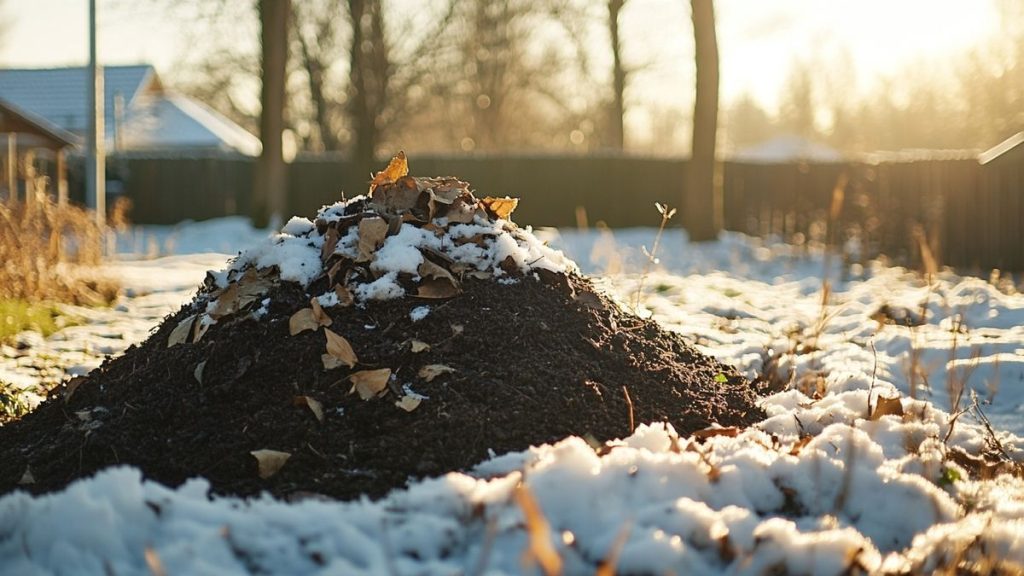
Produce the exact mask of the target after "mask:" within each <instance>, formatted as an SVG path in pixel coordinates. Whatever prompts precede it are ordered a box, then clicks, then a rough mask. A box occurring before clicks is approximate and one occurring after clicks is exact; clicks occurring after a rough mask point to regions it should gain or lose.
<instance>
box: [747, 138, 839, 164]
mask: <svg viewBox="0 0 1024 576" xmlns="http://www.w3.org/2000/svg"><path fill="white" fill-rule="evenodd" d="M732 159H733V160H736V161H739V162H756V163H759V164H775V163H785V162H794V161H808V162H842V161H843V154H842V153H841V152H839V151H838V150H836V149H835V148H831V147H829V146H826V145H824V144H822V143H820V142H814V141H812V140H808V139H807V138H804V137H802V136H797V135H795V134H788V135H785V136H777V137H775V138H771V139H769V140H765V141H764V142H761V143H760V144H756V145H754V146H750V147H748V148H744V149H742V150H740V151H738V152H736V154H734V155H733V158H732Z"/></svg>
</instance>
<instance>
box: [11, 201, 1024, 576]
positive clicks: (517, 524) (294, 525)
mask: <svg viewBox="0 0 1024 576" xmlns="http://www.w3.org/2000/svg"><path fill="white" fill-rule="evenodd" d="M158 232H159V234H160V236H159V238H160V239H158V240H154V241H153V242H149V241H148V240H146V232H145V231H142V232H136V234H135V236H134V237H133V238H130V239H126V238H123V239H122V241H121V242H119V245H120V246H121V247H122V249H127V250H130V251H132V252H142V253H145V252H146V251H147V250H146V249H138V247H139V246H142V247H145V246H147V245H148V246H153V245H160V246H163V248H162V249H163V250H169V251H171V252H175V253H177V254H179V255H176V256H170V257H165V258H160V259H157V260H124V261H120V262H117V263H114V264H112V265H111V268H112V270H113V271H115V272H117V273H118V274H120V275H121V276H122V277H123V278H124V282H125V285H126V286H127V287H128V288H129V290H128V295H126V297H125V298H123V299H122V301H121V302H120V303H118V305H117V306H116V307H115V308H113V309H111V310H106V311H86V310H82V311H80V313H81V315H82V316H83V317H84V318H86V320H88V321H89V323H87V324H85V325H83V326H78V327H75V328H69V329H67V330H65V331H63V332H61V333H58V334H57V335H55V336H54V337H52V338H50V339H49V340H48V341H45V342H39V341H38V339H33V338H31V337H25V338H23V348H24V349H23V350H17V351H16V350H14V349H13V348H10V349H9V348H5V349H4V355H3V356H4V358H3V360H2V362H0V379H5V380H15V381H16V382H17V383H19V384H21V385H23V386H32V385H34V384H35V383H36V382H38V381H39V380H40V379H41V378H42V379H45V378H52V377H54V374H59V373H60V372H50V373H48V374H42V373H41V372H40V371H39V370H37V369H35V368H33V367H32V366H33V365H59V366H63V367H64V368H63V369H64V370H66V371H67V372H68V373H76V372H80V371H82V370H87V369H88V368H90V367H92V366H95V365H96V364H97V363H98V362H99V361H100V360H101V359H102V355H103V354H116V353H119V352H120V351H121V350H123V349H124V348H125V347H127V346H128V345H129V344H131V343H133V342H138V341H140V340H142V339H144V338H145V337H146V336H147V335H148V333H149V331H150V329H151V328H152V327H154V326H155V325H156V323H157V322H159V320H160V319H161V318H162V317H163V316H164V315H165V314H167V313H169V312H171V311H173V310H175V309H176V308H177V307H178V306H180V305H181V304H182V303H184V302H185V301H187V300H188V299H190V298H191V296H192V294H193V291H194V288H195V286H197V285H198V284H199V282H200V281H201V280H202V278H203V275H204V274H205V270H206V269H208V268H222V267H223V264H224V263H225V261H226V259H227V258H228V257H229V255H231V254H233V253H234V252H236V251H237V250H240V249H242V248H244V247H245V246H246V245H247V244H248V243H249V242H251V240H252V239H253V238H254V237H257V238H258V237H259V236H261V235H262V233H261V232H259V231H253V230H251V229H249V228H248V227H247V226H245V225H244V222H239V221H238V220H235V219H229V220H226V221H220V222H216V221H215V222H207V223H198V224H192V225H188V226H181V227H178V228H177V229H162V230H159V231H158ZM653 234H654V231H653V230H648V229H644V230H625V231H618V232H616V233H615V234H614V235H611V234H609V233H598V232H585V233H581V232H576V231H562V232H561V233H560V234H559V233H557V232H556V231H541V234H540V235H541V236H542V237H544V238H547V239H549V240H550V241H551V242H552V244H553V245H555V246H556V247H560V248H562V249H564V250H566V252H567V253H568V254H569V255H570V256H572V257H573V258H574V259H575V260H576V261H577V262H578V263H579V264H580V266H581V268H582V269H583V270H584V271H585V272H589V273H595V274H600V275H601V282H602V284H603V285H604V286H605V287H606V288H607V289H608V290H609V291H611V292H613V293H614V294H615V295H617V296H618V298H619V299H620V300H621V301H622V302H624V303H626V304H627V305H632V303H633V302H634V301H635V296H636V292H637V288H638V286H639V285H640V284H641V283H642V285H643V290H642V292H643V294H642V297H641V303H642V304H641V306H642V312H643V313H645V314H653V315H654V317H655V318H656V319H658V320H659V321H660V322H662V323H664V324H665V325H667V326H669V327H671V328H673V329H675V330H678V331H680V332H682V333H684V334H686V335H687V336H688V337H689V338H690V339H691V340H693V341H694V342H696V343H697V344H698V346H700V347H701V348H702V349H703V350H704V351H705V352H708V353H710V354H713V355H715V356H717V357H719V358H721V359H723V360H725V361H727V362H730V363H732V364H734V365H736V366H738V367H739V368H740V369H741V370H744V371H746V372H747V373H748V374H749V375H750V376H755V375H757V374H759V373H761V372H763V371H766V370H767V371H770V372H771V373H773V374H776V375H777V378H778V379H779V380H780V382H781V384H783V385H785V386H786V388H787V389H786V390H784V391H782V392H779V393H778V394H775V395H773V396H771V397H769V398H767V399H766V400H765V401H764V406H765V409H766V411H767V412H768V414H769V418H768V420H766V421H765V422H763V423H762V424H760V425H758V426H756V427H755V428H753V429H750V430H746V431H735V430H723V431H720V432H719V433H715V434H709V437H708V438H704V439H699V440H698V439H695V438H679V437H678V436H677V435H675V433H674V432H673V431H672V430H671V429H665V428H662V427H660V426H652V427H647V426H641V427H639V428H638V429H637V431H636V433H635V434H634V435H633V436H631V437H630V438H627V439H624V440H623V441H621V442H618V443H615V444H614V445H613V446H612V447H611V449H604V450H600V451H598V452H595V450H594V449H593V448H592V447H591V446H589V445H587V444H586V443H585V442H584V441H583V440H581V439H578V438H567V439H565V440H564V441H562V442H560V443H558V444H556V445H554V446H543V447H537V448H535V449H531V450H529V451H526V452H523V453H517V454H508V455H499V456H497V457H496V458H494V459H492V460H490V461H488V462H485V463H483V464H482V465H481V466H480V467H479V468H478V470H477V471H475V472H474V473H473V474H472V475H464V474H451V475H448V476H446V477H444V478H440V479H436V480H430V481H425V482H419V483H416V484H414V485H413V486H411V487H410V488H409V489H408V490H405V491H397V492H394V493H392V495H390V496H389V497H387V498H386V499H384V500H382V501H380V502H376V503H371V502H354V503H335V502H323V501H319V500H315V499H310V500H305V501H301V502H294V503H284V502H277V501H274V500H271V499H260V500H256V501H250V502H242V501H239V500H235V499H222V498H218V499H213V500H211V499H209V498H208V497H207V487H206V484H205V483H204V482H203V481H202V480H196V481H193V482H191V483H189V484H186V485H185V486H183V487H181V488H179V489H177V490H169V489H167V488H164V487H162V486H159V485H155V484H152V483H148V482H142V481H140V478H139V475H138V472H137V471H135V470H131V469H117V470H110V471H107V472H104V473H101V474H99V475H98V476H97V477H95V478H92V479H89V480H85V481H81V482H77V483H75V484H73V485H72V486H70V487H69V488H67V489H66V490H64V491H62V492H60V493H57V494H53V495H48V496H42V497H38V498H31V497H29V496H27V495H25V494H13V495H9V496H6V497H3V498H0V558H3V561H2V562H0V574H7V573H10V574H49V573H65V574H108V573H114V574H131V573H160V571H161V570H164V571H166V573H169V574H178V573H188V574H232V573H253V572H259V573H282V574H301V573H318V574H319V573H322V574H356V573H360V574H361V573H368V574H516V573H524V572H525V573H543V570H542V568H541V566H542V565H543V566H546V567H548V568H556V567H560V568H561V569H562V570H564V572H565V573H568V574H590V573H594V572H595V570H596V568H597V567H598V566H599V565H601V564H602V563H610V564H612V565H614V566H616V567H617V569H618V570H619V571H620V572H625V573H634V574H649V573H666V572H671V573H676V574H688V573H689V574H698V573H739V574H760V573H765V572H771V571H773V570H779V569H781V570H782V571H784V572H787V573H795V574H840V573H846V572H847V571H848V570H849V569H850V568H851V567H856V566H860V567H862V568H864V569H866V570H867V571H870V572H903V573H905V572H908V571H916V572H920V573H928V572H931V571H933V570H934V569H935V567H937V566H940V565H944V564H948V563H950V562H957V561H963V562H979V563H980V564H974V565H973V566H974V567H975V568H978V570H979V571H980V572H984V568H985V564H984V562H996V561H998V562H1001V563H1002V564H1001V566H1002V567H1004V568H1005V569H1007V571H1008V572H1012V571H1013V570H1015V569H1016V570H1024V481H1022V480H1020V479H1015V478H1013V477H1011V476H1009V475H1003V476H999V477H997V478H995V479H986V480H983V479H981V478H979V472H983V471H986V470H990V471H992V473H997V472H999V470H998V469H995V468H994V467H992V466H989V465H988V464H987V463H985V462H979V461H972V460H971V457H972V455H976V454H978V453H980V452H982V451H983V450H985V449H992V448H994V447H995V445H996V444H998V445H999V447H1001V449H1002V450H1004V451H1005V452H1007V453H1008V454H1010V455H1013V456H1016V457H1018V458H1020V457H1021V456H1022V453H1021V451H1020V448H1022V447H1024V443H1022V441H1021V439H1020V438H1019V436H1024V295H1021V294H1017V293H1015V292H1013V291H1012V290H1009V289H1007V286H1006V285H1003V286H998V287H997V286H995V285H993V284H991V283H989V282H987V281H985V280H982V279H977V278H966V277H965V278H961V277H957V276H954V275H952V274H949V273H944V274H940V276H939V277H938V278H937V279H935V281H933V282H932V283H931V284H928V283H926V282H924V281H923V280H922V279H921V278H920V277H919V276H918V275H915V274H913V273H908V272H907V271H905V270H901V269H898V268H888V267H884V266H881V265H877V264H875V265H868V266H866V267H865V268H864V269H855V270H853V271H851V272H850V273H849V274H847V276H848V277H845V278H844V277H843V275H842V274H840V273H839V271H838V266H837V265H836V264H835V262H831V261H830V260H829V259H826V258H825V257H824V256H823V255H822V254H820V253H816V252H814V251H810V253H808V251H806V250H798V249H794V248H792V247H789V246H785V245H780V244H764V243H762V242H760V241H758V240H756V239H751V238H746V237H741V236H737V235H725V236H723V237H722V239H721V240H719V241H718V242H714V243H710V244H707V245H702V246H694V245H688V244H686V243H685V240H684V238H683V237H682V234H681V233H680V232H672V231H670V232H667V233H666V236H665V238H663V240H662V251H661V253H660V254H659V256H660V257H661V260H662V262H661V265H660V266H659V267H657V269H656V270H655V271H653V272H651V273H650V274H647V275H646V276H644V275H643V274H642V271H643V269H644V266H645V261H646V258H645V257H644V256H643V254H642V252H641V251H640V246H641V245H647V246H651V242H652V240H653ZM172 235H174V237H176V238H177V240H175V241H174V242H173V243H171V245H170V248H169V249H168V243H167V238H170V237H171V236H172ZM211 250H212V251H214V252H220V254H210V253H209V251H211ZM149 251H150V252H152V250H149ZM186 254H188V255H186ZM829 264H831V265H829ZM824 279H828V280H829V282H830V286H831V290H830V293H829V297H828V298H827V299H824V305H823V297H822V286H823V281H824ZM883 306H885V307H887V308H888V310H889V315H890V316H897V317H898V316H900V315H901V314H905V315H907V317H909V318H911V319H916V320H920V322H913V323H915V324H919V325H917V326H914V327H907V326H899V325H894V324H882V323H879V322H878V321H876V319H875V318H880V316H878V315H877V312H878V311H879V310H880V309H882V308H883ZM922 311H924V314H923V317H920V316H921V313H922ZM14 353H17V354H20V356H18V357H16V358H13V359H12V356H11V355H12V354H14ZM960 388H964V389H965V390H966V391H965V392H962V393H959V394H958V393H957V390H958V389H960ZM971 390H973V391H975V392H976V396H977V398H978V402H979V404H978V406H977V409H975V410H972V411H970V412H966V413H963V414H962V415H960V413H959V412H958V410H963V409H966V408H968V407H969V406H970V404H971V392H970V391H971ZM897 396H899V397H900V398H901V400H900V403H899V404H898V405H896V404H895V403H894V402H893V401H891V400H889V401H887V399H890V398H895V397H897ZM957 396H959V397H960V400H959V402H956V401H955V400H954V398H956V397H957ZM979 411H980V412H981V413H983V414H984V415H985V416H987V418H988V419H989V420H990V421H991V422H992V426H993V428H994V431H993V432H991V433H990V432H988V430H987V429H986V428H985V427H984V426H983V425H982V424H981V423H979V420H978V417H977V414H978V412H979ZM893 412H896V414H893ZM899 412H902V415H900V414H898V413H899ZM951 412H952V413H953V414H954V415H956V416H953V415H951ZM872 413H873V415H874V417H873V418H872V417H869V414H872ZM882 413H889V415H881V416H880V414H882ZM958 462H959V463H958ZM531 503H535V504H536V509H537V510H539V513H538V514H533V513H530V512H528V511H531V510H534V507H533V506H531Z"/></svg>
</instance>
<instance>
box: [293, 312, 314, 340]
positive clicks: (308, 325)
mask: <svg viewBox="0 0 1024 576" xmlns="http://www.w3.org/2000/svg"><path fill="white" fill-rule="evenodd" d="M319 327H320V323H319V322H317V320H316V315H315V314H314V313H313V309H312V308H303V309H302V310H299V311H298V312H296V313H295V314H292V317H291V318H289V319H288V334H290V335H292V336H295V335H296V334H301V333H303V332H305V331H306V330H316V329H317V328H319Z"/></svg>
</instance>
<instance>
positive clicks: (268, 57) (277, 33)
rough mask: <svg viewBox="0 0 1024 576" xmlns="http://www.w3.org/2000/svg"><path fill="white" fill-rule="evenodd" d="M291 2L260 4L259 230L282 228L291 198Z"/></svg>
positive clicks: (255, 214)
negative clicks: (286, 138)
mask: <svg viewBox="0 0 1024 576" xmlns="http://www.w3.org/2000/svg"><path fill="white" fill-rule="evenodd" d="M290 4H291V0H260V2H259V12H260V41H261V48H262V72H261V79H262V89H261V91H260V104H261V108H260V140H261V141H262V142H263V152H262V153H261V154H260V157H259V160H258V161H257V163H256V179H255V182H254V185H255V186H254V187H255V190H254V194H253V196H254V198H253V221H254V222H255V223H256V225H257V226H265V225H267V224H268V223H274V224H280V223H281V221H282V219H283V217H284V211H285V202H286V200H287V197H288V192H287V189H286V186H287V182H286V180H285V163H284V149H283V146H282V142H281V136H282V133H283V132H284V84H285V65H286V63H287V61H288V15H289V13H290V12H291V6H290Z"/></svg>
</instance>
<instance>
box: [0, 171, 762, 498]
mask: <svg viewBox="0 0 1024 576" xmlns="http://www.w3.org/2000/svg"><path fill="white" fill-rule="evenodd" d="M516 203H517V201H516V200H515V199H510V198H482V199H478V198H477V197H476V196H474V194H473V193H472V192H471V191H470V188H469V185H468V184H467V183H465V182H462V181H460V180H458V179H456V178H414V177H411V176H409V175H408V168H407V164H406V160H405V157H404V155H402V154H400V155H399V156H397V157H396V158H395V159H394V160H392V162H391V164H390V165H389V166H388V167H387V169H385V170H384V171H382V172H380V173H378V174H377V175H376V177H375V178H374V179H373V181H372V183H371V185H370V193H369V195H367V196H359V197H356V198H353V199H350V200H343V201H342V202H338V203H336V204H334V205H331V206H325V207H324V208H322V209H321V210H320V211H319V213H318V214H317V217H316V219H315V220H312V221H311V220H307V219H304V218H293V219H292V220H291V221H289V222H288V223H287V225H285V226H284V228H283V229H282V231H281V233H279V234H277V235H274V236H273V237H271V238H269V239H268V240H267V241H265V242H264V243H263V244H261V245H257V246H255V247H253V248H251V249H249V250H247V251H246V252H243V253H242V254H241V255H240V256H239V257H238V258H236V259H235V260H234V261H233V262H231V263H230V264H229V266H228V268H227V269H226V270H223V271H220V272H211V273H210V274H208V276H207V279H206V281H205V283H204V285H203V286H202V287H201V288H200V289H199V292H198V294H197V295H196V297H195V299H194V300H193V301H192V302H191V303H190V304H187V305H185V306H184V307H183V308H182V309H181V310H180V311H178V312H177V313H175V314H173V315H172V316H170V317H168V318H167V319H165V321H164V322H163V323H162V324H161V325H160V326H159V327H158V328H157V329H156V330H155V332H154V333H153V335H152V336H151V337H150V338H149V339H148V340H147V341H145V342H144V343H142V344H141V345H139V346H137V347H132V348H130V349H129V350H128V351H127V352H126V353H125V354H124V355H123V356H121V357H118V358H116V359H109V360H107V361H106V362H105V363H104V364H103V365H102V366H101V367H100V368H98V369H96V370H95V371H93V372H92V373H91V374H89V375H88V376H85V377H80V378H76V379H74V380H72V381H70V382H68V383H66V384H65V385H63V386H62V387H61V388H59V389H58V390H56V391H55V392H54V393H53V394H51V396H50V398H49V399H48V400H47V401H46V402H44V403H43V404H42V405H41V406H40V407H39V408H38V409H36V410H35V411H34V412H32V413H30V414H28V415H27V416H25V417H24V418H22V419H21V420H19V421H17V422H13V423H11V424H9V425H7V426H4V427H2V428H0V493H6V492H9V491H11V490H14V489H19V488H20V489H24V490H28V491H31V492H46V491H51V490H56V489H60V488H62V487H64V486H66V485H67V484H68V483H69V482H71V481H73V480H75V479H77V478H81V477H83V476H88V475H90V474H92V473H94V472H96V471H98V470H100V469H102V468H105V467H107V466H112V465H133V466H136V467H138V468H140V469H141V470H142V472H143V474H144V475H145V476H146V477H147V478H150V479H154V480H157V481H159V482H162V483H165V484H168V485H171V486H175V485H178V484H180V483H182V482H184V481H185V480H187V479H189V478H192V477H196V476H203V477H205V478H207V479H208V480H209V481H210V483H211V485H212V488H213V490H214V492H216V493H219V494H232V495H241V496H251V495H256V494H259V493H261V492H264V491H266V492H270V493H272V494H274V495H275V496H279V497H287V498H291V497H303V496H308V495H312V494H317V495H323V496H328V497H334V498H355V497H359V496H360V495H368V496H370V497H376V496H380V495H383V494H384V493H386V492H387V491H389V490H391V489H393V488H395V487H399V486H402V485H403V484H405V483H406V482H407V481H408V480H409V479H410V478H420V477H425V476H436V475H440V474H444V473H446V472H450V471H455V470H467V469H470V468H471V467H472V466H473V465H474V464H476V463H478V462H480V461H482V460H484V459H486V458H487V457H488V456H489V455H493V454H500V453H503V452H508V451H514V450H522V449H525V448H527V447H529V446H531V445H537V444H541V443H545V442H552V441H556V440H559V439H562V438H564V437H566V436H568V435H579V436H583V437H585V438H588V439H592V440H593V441H594V442H595V443H598V442H604V441H607V440H610V439H614V438H618V437H622V436H625V435H628V434H629V433H630V432H631V427H632V426H634V425H635V424H640V423H645V422H657V421H666V422H670V423H671V424H672V425H673V426H674V427H675V428H676V430H678V431H680V433H684V434H686V433H690V432H694V431H698V430H703V429H706V428H708V427H710V426H713V425H715V424H718V425H721V426H724V427H733V426H735V427H742V426H746V425H748V424H750V423H752V422H754V421H757V420H759V419H761V418H762V417H763V414H762V413H761V412H760V410H759V409H758V408H757V407H756V406H755V400H756V397H757V396H756V393H755V391H754V389H753V388H752V386H751V385H750V384H749V383H748V382H746V381H745V380H744V379H743V378H742V377H741V376H740V375H739V374H737V373H736V372H735V371H734V370H733V369H731V368H729V367H727V366H725V365H722V364H719V363H718V362H716V361H714V360H712V359H710V358H708V357H705V356H703V355H702V354H700V353H699V352H697V351H696V350H694V349H693V348H691V347H690V346H689V345H687V344H686V343H684V342H683V341H682V340H681V338H680V337H679V336H678V335H676V334H673V333H670V332H667V331H665V330H663V329H662V328H660V327H659V326H658V325H657V324H656V323H654V322H653V321H649V320H644V319H641V318H639V317H637V316H635V315H633V314H631V313H629V312H627V311H624V310H623V309H622V308H620V307H619V306H618V305H617V304H615V303H614V302H612V301H611V300H610V299H609V298H607V297H606V296H604V295H603V294H601V293H600V292H599V291H597V290H595V289H594V286H593V285H592V284H591V282H590V281H589V280H587V279H586V278H584V277H582V276H580V275H579V273H578V271H577V268H576V266H575V264H573V263H572V262H571V261H570V260H568V259H567V258H565V257H564V256H563V255H562V254H561V253H560V252H557V251H554V250H551V249H550V248H548V247H547V246H545V245H543V244H542V243H541V242H540V241H538V240H537V238H536V237H534V236H533V234H532V233H531V232H530V230H529V229H523V228H519V227H518V226H516V225H515V224H513V223H512V222H511V221H510V220H509V217H510V214H511V213H512V211H513V210H514V209H515V207H516Z"/></svg>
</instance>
